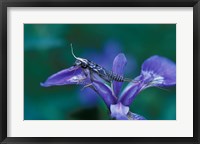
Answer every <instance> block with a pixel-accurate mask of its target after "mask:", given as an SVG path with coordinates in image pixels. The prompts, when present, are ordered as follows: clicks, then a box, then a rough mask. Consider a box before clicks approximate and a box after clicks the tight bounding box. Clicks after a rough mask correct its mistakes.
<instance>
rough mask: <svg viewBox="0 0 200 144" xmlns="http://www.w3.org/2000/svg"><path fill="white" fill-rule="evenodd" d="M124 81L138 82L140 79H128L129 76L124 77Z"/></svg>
mask: <svg viewBox="0 0 200 144" xmlns="http://www.w3.org/2000/svg"><path fill="white" fill-rule="evenodd" d="M124 81H125V82H132V83H139V82H140V81H139V80H138V81H137V80H133V79H130V78H124Z"/></svg>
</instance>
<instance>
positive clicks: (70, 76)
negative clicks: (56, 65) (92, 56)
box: [41, 66, 89, 87]
mask: <svg viewBox="0 0 200 144" xmlns="http://www.w3.org/2000/svg"><path fill="white" fill-rule="evenodd" d="M88 81H89V79H87V77H86V75H85V74H84V72H83V70H82V68H81V67H78V66H72V67H70V68H68V69H64V70H61V71H59V72H57V73H55V74H53V75H52V76H50V77H49V78H48V79H47V80H46V81H45V82H44V83H41V86H43V87H49V86H58V85H68V84H87V83H88Z"/></svg>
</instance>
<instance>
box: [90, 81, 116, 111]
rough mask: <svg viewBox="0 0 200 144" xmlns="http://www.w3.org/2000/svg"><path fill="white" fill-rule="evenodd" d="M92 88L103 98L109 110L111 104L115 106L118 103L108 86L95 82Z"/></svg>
mask: <svg viewBox="0 0 200 144" xmlns="http://www.w3.org/2000/svg"><path fill="white" fill-rule="evenodd" d="M92 86H93V88H94V90H95V91H96V92H97V93H98V94H99V95H100V96H101V98H102V99H103V101H104V102H105V104H106V105H107V107H108V108H110V105H111V104H115V103H116V102H117V97H115V96H114V95H113V93H112V90H111V89H110V87H108V86H107V85H106V84H104V83H102V82H100V81H95V80H93V82H92Z"/></svg>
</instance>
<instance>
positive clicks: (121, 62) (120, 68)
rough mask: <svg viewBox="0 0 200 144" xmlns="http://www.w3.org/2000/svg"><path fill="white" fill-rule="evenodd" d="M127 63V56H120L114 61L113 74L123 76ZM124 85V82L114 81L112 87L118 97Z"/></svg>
mask: <svg viewBox="0 0 200 144" xmlns="http://www.w3.org/2000/svg"><path fill="white" fill-rule="evenodd" d="M126 63H127V60H126V57H125V55H124V54H123V53H120V54H118V55H117V56H116V57H115V59H114V61H113V68H112V71H113V73H115V74H118V75H120V76H123V74H124V68H125V65H126ZM122 84H123V83H122V82H118V81H113V83H112V86H113V90H114V93H115V95H116V96H117V95H118V94H119V92H120V90H121V87H122Z"/></svg>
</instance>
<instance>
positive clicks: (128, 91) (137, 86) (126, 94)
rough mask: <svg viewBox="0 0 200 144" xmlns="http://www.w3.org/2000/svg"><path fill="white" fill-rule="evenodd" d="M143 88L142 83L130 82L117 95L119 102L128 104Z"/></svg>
mask: <svg viewBox="0 0 200 144" xmlns="http://www.w3.org/2000/svg"><path fill="white" fill-rule="evenodd" d="M143 88H144V84H143V83H137V82H136V83H134V82H130V83H129V84H128V86H126V88H125V89H124V90H123V92H122V94H121V96H120V97H119V100H118V101H119V102H121V103H122V104H123V105H125V106H129V105H130V104H131V103H132V102H133V100H134V98H135V97H136V96H137V94H138V93H139V92H140V91H141V90H142V89H143Z"/></svg>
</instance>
